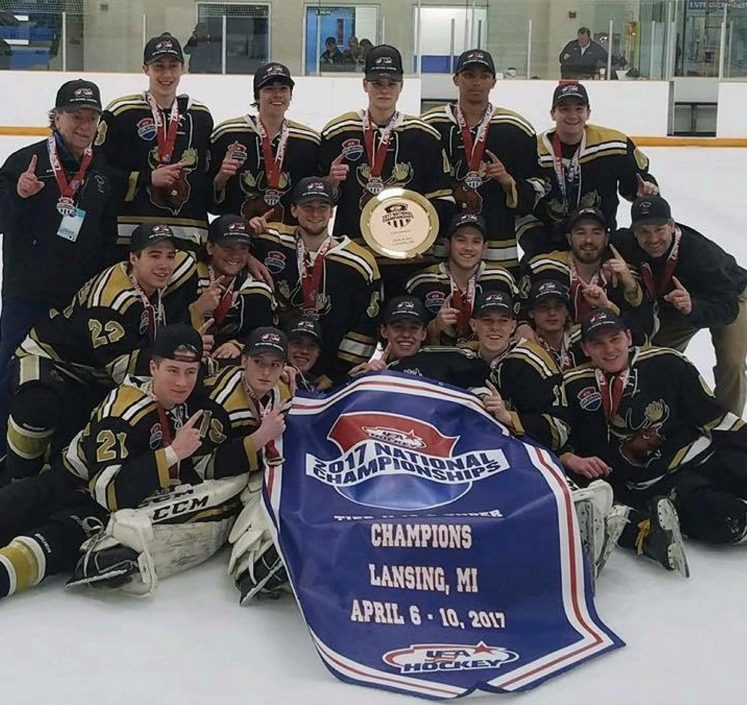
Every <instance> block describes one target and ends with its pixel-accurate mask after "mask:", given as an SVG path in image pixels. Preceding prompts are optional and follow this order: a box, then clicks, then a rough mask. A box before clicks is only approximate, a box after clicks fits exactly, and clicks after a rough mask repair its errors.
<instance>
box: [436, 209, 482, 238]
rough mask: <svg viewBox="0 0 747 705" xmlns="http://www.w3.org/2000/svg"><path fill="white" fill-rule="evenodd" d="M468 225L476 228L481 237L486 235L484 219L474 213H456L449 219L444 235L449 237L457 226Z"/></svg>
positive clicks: (457, 228)
mask: <svg viewBox="0 0 747 705" xmlns="http://www.w3.org/2000/svg"><path fill="white" fill-rule="evenodd" d="M468 226H469V227H472V228H477V229H478V230H479V231H480V232H481V233H482V236H483V237H486V236H487V226H486V225H485V219H484V218H483V217H482V216H481V215H476V214H475V213H457V214H456V215H455V216H453V217H452V219H451V220H450V221H449V227H448V229H447V231H446V237H451V236H452V235H453V234H454V233H455V232H456V231H457V230H459V228H464V227H468Z"/></svg>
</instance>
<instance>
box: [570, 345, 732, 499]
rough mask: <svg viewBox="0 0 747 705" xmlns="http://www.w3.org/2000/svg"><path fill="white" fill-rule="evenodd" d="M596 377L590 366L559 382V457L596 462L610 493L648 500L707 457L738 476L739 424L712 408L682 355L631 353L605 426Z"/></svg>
mask: <svg viewBox="0 0 747 705" xmlns="http://www.w3.org/2000/svg"><path fill="white" fill-rule="evenodd" d="M602 374H603V373H602V372H601V371H599V370H595V369H594V368H593V367H591V365H588V366H584V367H580V368H578V369H576V370H571V371H570V372H567V373H566V374H565V385H566V395H567V399H568V406H569V419H570V423H571V429H572V431H571V438H570V443H569V447H568V448H567V450H570V451H572V452H573V453H576V454H577V455H581V456H585V457H586V456H597V457H599V458H601V459H602V460H603V461H604V462H605V463H607V465H609V466H610V467H611V468H612V472H611V473H610V474H609V476H608V477H607V478H606V479H607V481H608V482H609V483H610V484H612V486H613V487H615V488H627V489H628V490H633V491H640V492H650V493H653V494H656V493H658V491H657V490H656V487H657V485H658V483H660V482H662V481H663V480H664V479H665V478H667V476H668V475H669V474H670V473H673V472H678V471H682V470H683V469H686V468H692V467H697V466H698V465H700V464H702V463H704V462H705V461H706V460H707V459H708V458H709V457H711V455H712V454H713V453H714V451H717V452H718V453H719V460H720V462H724V463H733V464H735V466H737V467H739V468H740V471H741V472H744V466H745V462H747V457H746V456H745V450H747V428H745V424H744V422H743V421H742V420H741V419H739V418H738V417H737V416H735V415H734V414H732V413H731V412H729V411H725V410H724V409H723V408H722V407H721V406H719V404H718V403H717V402H716V400H715V398H714V397H713V394H712V393H711V391H710V389H708V387H707V385H706V384H705V382H704V381H703V379H702V378H701V377H700V375H699V374H698V371H697V369H696V368H695V366H694V365H693V364H692V363H691V362H690V361H689V360H688V359H687V358H686V357H685V356H684V355H681V354H680V353H678V352H675V351H674V350H669V349H667V348H655V347H653V348H647V349H638V348H633V349H632V350H631V359H630V365H629V367H628V369H627V371H626V379H625V387H624V392H623V396H622V400H621V402H620V406H619V409H618V411H617V413H616V414H615V415H614V417H613V418H612V419H610V420H609V421H608V420H607V419H605V414H604V413H603V408H604V405H603V402H602V391H601V389H600V379H599V378H600V376H601V375H602ZM611 387H612V384H607V385H605V389H609V388H611Z"/></svg>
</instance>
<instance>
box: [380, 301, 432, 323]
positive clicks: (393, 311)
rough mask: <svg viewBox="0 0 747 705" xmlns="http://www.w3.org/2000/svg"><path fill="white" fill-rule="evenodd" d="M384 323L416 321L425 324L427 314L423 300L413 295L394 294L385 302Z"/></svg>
mask: <svg viewBox="0 0 747 705" xmlns="http://www.w3.org/2000/svg"><path fill="white" fill-rule="evenodd" d="M382 320H383V321H384V323H385V324H387V323H396V322H397V321H416V322H417V323H420V324H421V325H423V326H424V325H425V324H426V322H427V321H428V316H427V314H426V312H425V306H423V302H422V301H421V300H420V299H418V298H417V297H415V296H395V297H394V298H393V299H390V300H389V301H388V302H387V305H386V308H385V309H384V317H383V319H382Z"/></svg>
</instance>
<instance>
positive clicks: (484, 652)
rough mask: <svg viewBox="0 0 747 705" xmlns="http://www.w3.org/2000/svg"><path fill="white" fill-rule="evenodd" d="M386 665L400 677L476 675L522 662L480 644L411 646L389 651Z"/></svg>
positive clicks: (513, 655) (504, 651)
mask: <svg viewBox="0 0 747 705" xmlns="http://www.w3.org/2000/svg"><path fill="white" fill-rule="evenodd" d="M382 658H383V660H384V663H386V664H387V665H388V666H391V667H392V668H395V669H397V670H398V671H399V672H400V673H406V674H412V673H434V672H437V671H450V672H454V671H475V670H480V669H483V668H490V669H494V668H500V667H501V666H502V665H503V664H506V663H511V662H512V661H517V660H518V659H519V654H517V653H516V652H515V651H510V650H509V649H505V648H503V647H502V646H488V645H487V644H486V643H485V642H484V641H481V642H480V643H479V644H472V645H467V644H411V645H410V646H409V647H408V648H405V649H395V650H394V651H388V652H387V653H385V654H384V655H383V656H382Z"/></svg>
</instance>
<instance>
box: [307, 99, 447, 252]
mask: <svg viewBox="0 0 747 705" xmlns="http://www.w3.org/2000/svg"><path fill="white" fill-rule="evenodd" d="M364 114H365V111H363V110H359V111H355V112H349V113H344V114H343V115H340V116H339V117H336V118H334V119H333V120H331V121H330V122H328V123H327V125H326V126H325V127H324V129H323V130H322V143H321V147H320V151H319V161H320V173H322V174H327V173H329V169H330V166H331V164H332V162H333V161H334V160H335V159H336V158H337V157H339V156H340V154H343V155H344V156H345V162H344V163H345V164H347V165H348V166H349V167H350V173H349V174H348V177H347V178H346V179H345V181H343V182H342V183H340V186H339V189H340V195H339V200H338V202H337V211H336V215H335V227H334V234H335V235H349V236H350V237H351V239H352V240H353V241H354V242H356V243H358V244H359V245H362V246H364V247H365V243H364V242H363V238H362V236H361V232H360V217H361V211H362V210H363V207H364V206H365V205H366V203H368V201H369V200H370V199H371V198H372V194H371V193H370V192H369V191H368V190H367V189H366V184H367V183H368V182H369V180H370V179H371V165H370V164H369V163H368V156H367V155H366V146H365V134H364V131H363V116H364ZM393 125H394V126H393V129H392V132H391V135H390V138H389V145H388V147H387V153H386V158H385V159H384V165H383V168H382V172H381V180H382V182H383V187H384V188H388V187H392V186H397V187H401V188H406V189H410V190H412V191H415V192H417V193H419V194H421V195H423V196H425V197H426V198H428V199H430V200H431V201H432V202H433V204H434V206H435V207H436V211H437V212H438V216H439V219H440V221H441V223H442V225H443V224H444V223H445V222H447V221H448V218H449V216H450V215H451V214H452V213H453V212H454V210H455V205H454V199H453V197H452V191H451V183H450V178H449V162H448V160H447V158H446V154H445V152H444V150H443V147H442V146H441V141H440V137H439V134H438V132H437V131H436V130H434V129H433V128H432V127H430V126H429V125H427V124H426V123H425V122H423V121H422V120H421V119H420V118H418V117H415V116H412V115H405V114H404V113H399V114H397V116H396V117H395V119H394V123H393ZM383 129H384V128H382V127H377V129H376V131H375V135H374V150H376V149H377V148H378V146H379V144H380V141H381V135H382V132H383ZM377 261H379V262H380V263H384V264H402V263H403V262H408V263H409V261H408V260H389V259H387V258H379V257H378V256H377Z"/></svg>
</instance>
